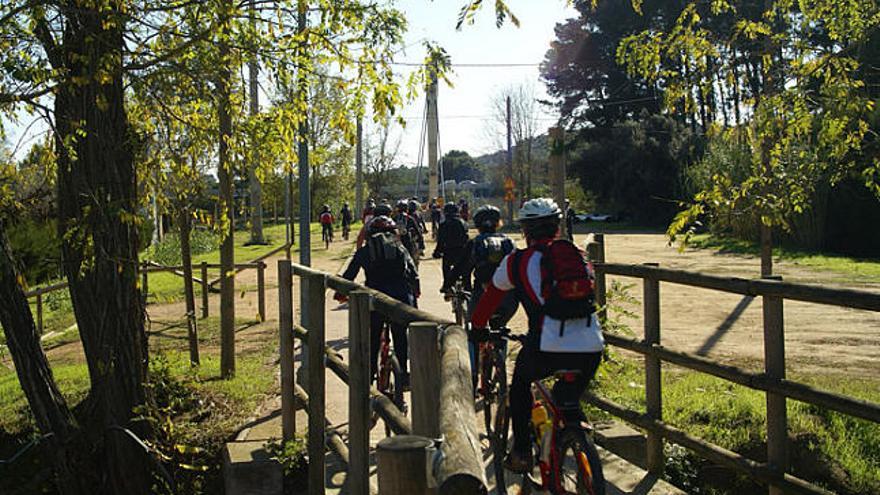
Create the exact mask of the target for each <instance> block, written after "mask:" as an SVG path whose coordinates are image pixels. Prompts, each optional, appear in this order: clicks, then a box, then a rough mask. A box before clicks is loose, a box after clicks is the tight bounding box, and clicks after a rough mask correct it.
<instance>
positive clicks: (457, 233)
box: [443, 217, 468, 249]
mask: <svg viewBox="0 0 880 495" xmlns="http://www.w3.org/2000/svg"><path fill="white" fill-rule="evenodd" d="M444 224H449V225H448V226H447V227H446V228H445V229H443V230H445V231H446V249H460V248H463V247H464V246H465V244H467V241H468V233H467V230H468V229H467V224H466V223H464V220H462V219H461V218H458V217H453V218H447V219H446V222H444Z"/></svg>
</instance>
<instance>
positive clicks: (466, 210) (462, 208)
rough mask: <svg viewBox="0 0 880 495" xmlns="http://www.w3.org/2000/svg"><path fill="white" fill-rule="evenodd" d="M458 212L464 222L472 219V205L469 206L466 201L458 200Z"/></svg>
mask: <svg viewBox="0 0 880 495" xmlns="http://www.w3.org/2000/svg"><path fill="white" fill-rule="evenodd" d="M458 210H459V212H460V215H461V218H462V220H464V221H465V222H467V221H468V220H470V219H471V207H470V205H468V202H467V200H466V199H464V198H461V199H459V200H458Z"/></svg>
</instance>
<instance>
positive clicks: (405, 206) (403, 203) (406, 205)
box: [397, 199, 409, 211]
mask: <svg viewBox="0 0 880 495" xmlns="http://www.w3.org/2000/svg"><path fill="white" fill-rule="evenodd" d="M397 209H398V210H400V211H406V210H408V209H409V203H407V202H406V200H405V199H401V200H400V201H398V202H397Z"/></svg>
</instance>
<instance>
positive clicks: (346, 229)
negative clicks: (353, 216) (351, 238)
mask: <svg viewBox="0 0 880 495" xmlns="http://www.w3.org/2000/svg"><path fill="white" fill-rule="evenodd" d="M350 233H351V224H348V223H343V224H342V238H343V239H344V240H346V241H347V240H348V235H349V234H350Z"/></svg>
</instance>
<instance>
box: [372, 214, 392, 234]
mask: <svg viewBox="0 0 880 495" xmlns="http://www.w3.org/2000/svg"><path fill="white" fill-rule="evenodd" d="M395 231H397V224H396V223H394V220H392V219H391V218H390V217H387V216H385V215H380V216H378V217H373V219H372V220H370V223H368V224H367V233H368V234H370V235H373V234H377V233H379V232H395Z"/></svg>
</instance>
